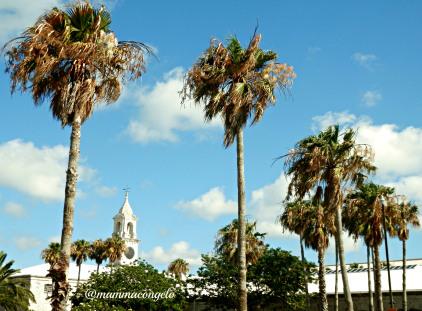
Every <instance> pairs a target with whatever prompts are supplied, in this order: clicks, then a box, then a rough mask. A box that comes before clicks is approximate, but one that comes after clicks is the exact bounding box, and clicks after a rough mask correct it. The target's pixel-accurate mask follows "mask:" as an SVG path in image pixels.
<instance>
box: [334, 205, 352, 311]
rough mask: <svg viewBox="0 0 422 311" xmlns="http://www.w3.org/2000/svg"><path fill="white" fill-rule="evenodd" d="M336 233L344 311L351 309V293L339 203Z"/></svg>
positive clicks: (350, 310)
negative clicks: (344, 303) (344, 304)
mask: <svg viewBox="0 0 422 311" xmlns="http://www.w3.org/2000/svg"><path fill="white" fill-rule="evenodd" d="M336 228H337V230H336V233H335V240H336V244H337V247H338V255H339V259H340V268H341V277H342V279H343V293H344V298H345V300H346V311H353V300H352V293H351V292H350V288H349V279H348V277H347V269H346V259H345V257H344V245H343V225H342V220H341V205H340V203H339V204H337V206H336Z"/></svg>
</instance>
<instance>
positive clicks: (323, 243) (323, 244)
mask: <svg viewBox="0 0 422 311" xmlns="http://www.w3.org/2000/svg"><path fill="white" fill-rule="evenodd" d="M317 192H319V191H317ZM319 195H320V193H317V194H316V195H315V197H314V200H313V201H310V200H306V201H301V200H295V201H294V202H292V203H293V204H287V205H286V208H285V210H284V212H283V214H282V215H281V216H280V220H281V224H282V226H283V227H284V228H285V229H287V230H289V231H291V232H297V228H296V227H295V226H292V224H294V221H293V220H290V219H296V218H301V220H299V222H301V223H302V225H303V227H304V229H303V230H301V234H302V237H303V241H304V243H305V246H306V247H310V248H312V249H313V250H315V251H317V252H318V284H319V308H320V310H321V311H328V302H327V294H326V283H325V263H324V262H325V250H326V249H327V247H328V243H329V236H330V234H331V233H332V230H333V217H332V215H330V214H328V213H325V212H324V208H323V206H322V205H321V204H319V199H318V198H317V196H319ZM289 218H290V219H289Z"/></svg>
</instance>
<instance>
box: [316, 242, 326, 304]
mask: <svg viewBox="0 0 422 311" xmlns="http://www.w3.org/2000/svg"><path fill="white" fill-rule="evenodd" d="M318 283H319V295H318V296H319V310H320V311H328V302H327V293H326V284H325V264H324V249H323V248H321V247H319V248H318Z"/></svg>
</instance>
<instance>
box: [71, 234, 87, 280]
mask: <svg viewBox="0 0 422 311" xmlns="http://www.w3.org/2000/svg"><path fill="white" fill-rule="evenodd" d="M90 251H91V244H90V243H89V242H88V241H85V240H77V241H75V242H73V243H72V247H71V249H70V257H71V258H72V260H73V261H76V265H77V266H78V281H77V283H76V286H79V281H80V279H81V267H82V263H83V262H84V261H86V260H87V259H88V255H89V252H90Z"/></svg>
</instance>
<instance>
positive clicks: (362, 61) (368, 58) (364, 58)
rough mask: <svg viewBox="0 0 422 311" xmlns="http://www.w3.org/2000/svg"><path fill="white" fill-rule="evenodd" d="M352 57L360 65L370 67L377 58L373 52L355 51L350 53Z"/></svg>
mask: <svg viewBox="0 0 422 311" xmlns="http://www.w3.org/2000/svg"><path fill="white" fill-rule="evenodd" d="M352 59H353V60H354V61H355V62H356V63H358V64H359V65H361V66H362V67H365V68H366V69H372V65H373V63H374V62H375V61H376V60H377V56H376V55H375V54H365V53H360V52H357V53H354V54H353V55H352Z"/></svg>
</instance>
